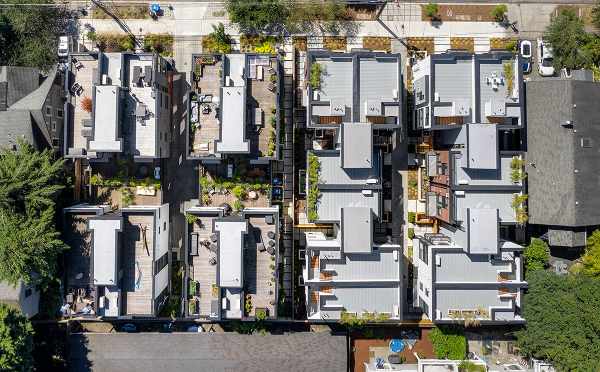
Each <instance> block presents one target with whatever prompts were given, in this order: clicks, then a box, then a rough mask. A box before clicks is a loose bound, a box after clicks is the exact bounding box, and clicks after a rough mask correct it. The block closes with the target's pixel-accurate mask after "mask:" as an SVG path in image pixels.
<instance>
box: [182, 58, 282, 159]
mask: <svg viewBox="0 0 600 372" xmlns="http://www.w3.org/2000/svg"><path fill="white" fill-rule="evenodd" d="M192 65H193V69H192V71H193V76H194V80H195V81H194V83H193V85H194V93H193V94H192V95H191V98H190V128H189V130H190V145H189V151H190V156H191V157H193V158H201V159H205V158H209V159H210V158H217V159H218V158H220V157H221V156H222V155H223V154H239V153H243V154H250V155H251V156H253V157H266V158H272V157H274V156H276V154H277V148H276V147H275V148H273V143H276V137H277V133H278V131H277V127H278V125H279V124H278V123H279V119H278V115H277V111H278V107H279V105H278V99H279V96H278V94H279V93H278V92H279V85H278V84H279V63H278V60H277V57H275V56H269V55H257V54H229V55H195V56H193V63H192Z"/></svg>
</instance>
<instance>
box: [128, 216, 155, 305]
mask: <svg viewBox="0 0 600 372" xmlns="http://www.w3.org/2000/svg"><path fill="white" fill-rule="evenodd" d="M123 222H124V226H123V233H122V234H121V236H122V240H123V253H122V254H123V256H122V257H123V260H122V262H123V265H122V266H123V285H122V294H123V296H122V297H123V311H124V313H125V314H126V315H148V314H152V310H153V309H152V276H153V260H152V255H153V253H152V250H153V249H154V248H153V247H154V216H153V215H140V214H127V215H125V216H124V221H123Z"/></svg>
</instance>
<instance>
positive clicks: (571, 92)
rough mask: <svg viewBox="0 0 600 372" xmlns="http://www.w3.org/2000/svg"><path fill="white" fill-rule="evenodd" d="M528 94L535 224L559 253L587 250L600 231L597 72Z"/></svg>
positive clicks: (534, 86) (538, 86)
mask: <svg viewBox="0 0 600 372" xmlns="http://www.w3.org/2000/svg"><path fill="white" fill-rule="evenodd" d="M572 76H573V77H572V78H568V79H567V78H554V79H543V80H540V81H530V82H527V83H526V88H527V155H526V170H527V186H528V189H529V200H528V205H529V223H530V224H532V226H531V227H532V228H534V229H537V230H538V232H539V234H540V235H542V236H545V237H546V239H547V241H548V243H549V244H550V245H551V246H555V247H575V248H581V247H583V246H585V244H586V238H587V233H590V232H591V231H593V230H594V229H595V228H597V227H598V226H599V225H600V199H599V198H598V197H597V195H596V191H597V189H598V182H597V179H598V174H599V173H600V152H599V151H598V149H599V146H600V125H599V122H598V118H599V116H598V102H599V99H600V84H599V83H597V82H594V81H593V80H592V76H591V72H589V71H588V72H587V73H586V72H583V71H573V74H572Z"/></svg>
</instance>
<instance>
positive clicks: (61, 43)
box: [58, 36, 69, 57]
mask: <svg viewBox="0 0 600 372" xmlns="http://www.w3.org/2000/svg"><path fill="white" fill-rule="evenodd" d="M68 55H69V37H68V36H61V37H59V38H58V56H59V57H66V56H68Z"/></svg>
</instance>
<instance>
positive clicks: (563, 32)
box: [544, 9, 593, 69]
mask: <svg viewBox="0 0 600 372" xmlns="http://www.w3.org/2000/svg"><path fill="white" fill-rule="evenodd" d="M592 38H593V35H590V34H588V33H587V32H585V29H584V27H583V21H582V20H581V19H579V17H577V14H575V12H574V11H573V10H571V9H564V10H562V11H561V12H560V13H559V14H558V16H556V17H554V18H553V19H552V21H551V22H550V24H549V25H548V27H547V28H546V32H545V33H544V39H545V40H546V41H547V42H549V43H550V45H551V46H552V50H553V54H554V67H555V68H556V69H560V68H563V67H566V68H569V69H577V68H582V67H587V66H589V65H590V64H591V63H593V60H592V56H591V53H590V52H591V51H590V49H589V43H590V42H591V41H592Z"/></svg>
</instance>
